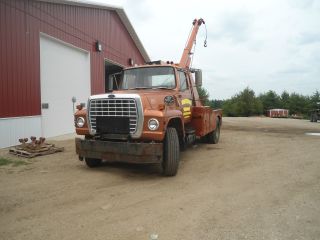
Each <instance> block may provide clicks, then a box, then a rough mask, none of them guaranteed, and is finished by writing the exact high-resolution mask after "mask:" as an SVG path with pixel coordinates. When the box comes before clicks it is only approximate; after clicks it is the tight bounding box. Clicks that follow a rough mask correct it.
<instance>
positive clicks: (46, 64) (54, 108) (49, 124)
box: [40, 35, 91, 137]
mask: <svg viewBox="0 0 320 240" xmlns="http://www.w3.org/2000/svg"><path fill="white" fill-rule="evenodd" d="M40 78H41V115H42V116H41V122H42V123H41V124H42V136H44V137H54V136H59V135H63V134H68V133H73V132H74V119H73V112H74V107H75V105H76V104H79V103H87V100H88V97H89V96H90V93H91V90H90V55H89V53H88V52H86V51H84V50H81V49H78V48H75V47H72V46H70V45H68V44H67V43H64V42H62V41H60V40H56V39H53V38H50V37H47V36H44V35H41V36H40ZM73 98H75V99H76V103H73V102H72V99H73Z"/></svg>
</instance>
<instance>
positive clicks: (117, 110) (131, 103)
mask: <svg viewBox="0 0 320 240" xmlns="http://www.w3.org/2000/svg"><path fill="white" fill-rule="evenodd" d="M89 104H90V105H89V122H90V126H91V129H92V130H93V131H94V132H96V131H97V122H96V117H98V116H102V117H109V116H110V117H129V124H130V133H131V134H132V133H135V132H136V130H137V122H138V114H137V104H136V101H135V99H128V98H110V99H109V98H101V99H91V100H90V103H89Z"/></svg>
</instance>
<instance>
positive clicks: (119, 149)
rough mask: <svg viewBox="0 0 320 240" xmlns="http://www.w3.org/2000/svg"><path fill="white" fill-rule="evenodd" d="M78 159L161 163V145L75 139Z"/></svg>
mask: <svg viewBox="0 0 320 240" xmlns="http://www.w3.org/2000/svg"><path fill="white" fill-rule="evenodd" d="M75 142H76V153H77V154H78V155H79V157H85V158H98V159H104V160H107V161H112V162H127V163H161V162H162V158H163V144H162V143H130V142H112V141H101V140H87V139H81V138H76V140H75Z"/></svg>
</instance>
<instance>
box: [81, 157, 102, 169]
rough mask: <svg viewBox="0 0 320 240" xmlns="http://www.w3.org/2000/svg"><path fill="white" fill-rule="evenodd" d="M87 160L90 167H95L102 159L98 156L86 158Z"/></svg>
mask: <svg viewBox="0 0 320 240" xmlns="http://www.w3.org/2000/svg"><path fill="white" fill-rule="evenodd" d="M85 162H86V164H87V166H88V167H89V168H94V167H98V166H99V165H101V162H102V160H101V159H98V158H85Z"/></svg>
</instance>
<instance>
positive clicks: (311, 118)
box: [310, 113, 314, 122]
mask: <svg viewBox="0 0 320 240" xmlns="http://www.w3.org/2000/svg"><path fill="white" fill-rule="evenodd" d="M310 122H314V120H313V113H312V114H311V117H310Z"/></svg>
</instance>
